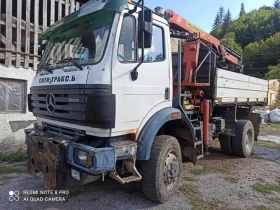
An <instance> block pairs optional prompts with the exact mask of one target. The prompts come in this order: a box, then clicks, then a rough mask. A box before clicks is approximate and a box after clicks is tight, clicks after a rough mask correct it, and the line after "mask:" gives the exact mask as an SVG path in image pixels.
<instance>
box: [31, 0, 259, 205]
mask: <svg viewBox="0 0 280 210" xmlns="http://www.w3.org/2000/svg"><path fill="white" fill-rule="evenodd" d="M143 2H144V1H142V0H140V1H139V2H138V3H131V2H127V1H126V0H106V1H98V0H93V1H89V2H88V3H87V4H85V5H84V6H83V7H81V8H80V10H79V11H76V12H74V13H72V14H71V15H69V16H67V17H65V18H64V19H62V20H61V21H59V22H57V23H55V24H54V25H53V26H52V27H51V28H50V29H49V30H48V31H46V32H45V33H44V34H43V36H42V39H43V40H44V41H43V44H42V47H43V50H44V53H43V56H42V59H41V63H40V65H39V68H38V71H37V74H36V76H35V78H34V81H33V84H32V87H31V94H30V95H29V96H28V107H29V111H31V112H33V114H34V115H35V116H36V117H37V118H38V123H36V124H35V125H34V129H31V130H26V143H27V152H28V173H29V174H30V175H33V176H36V173H37V172H42V173H43V174H44V176H45V187H46V188H47V189H54V188H61V187H65V186H66V184H67V183H72V182H75V183H77V184H87V183H90V182H93V181H96V180H98V179H100V178H102V179H103V180H104V178H105V176H106V175H109V176H111V177H112V178H114V179H115V180H117V181H118V182H120V183H122V184H126V183H129V182H133V181H141V183H142V189H143V192H144V194H145V195H146V196H147V197H148V198H149V199H151V200H153V201H156V202H161V203H163V202H166V201H167V200H168V199H170V197H171V196H173V195H174V193H175V192H176V189H177V188H178V181H179V179H180V171H181V167H182V159H184V160H185V161H189V162H193V163H194V164H196V162H197V159H198V158H201V157H203V156H204V155H205V154H208V140H210V139H212V138H214V136H215V135H218V134H219V133H223V135H222V139H224V142H226V143H224V144H223V146H224V147H225V148H226V149H228V148H229V147H230V148H231V146H229V145H228V144H230V145H231V141H232V139H233V137H234V136H235V134H234V132H235V129H234V123H235V122H236V121H237V119H236V116H235V115H234V114H233V115H232V116H229V115H227V113H228V112H231V111H232V110H233V112H234V113H235V112H236V110H237V105H236V104H235V105H232V106H229V107H230V108H229V109H227V108H225V107H223V106H217V108H216V109H215V108H213V107H214V105H213V104H212V102H214V100H212V99H211V97H209V96H204V92H203V90H202V89H201V88H194V87H187V88H186V87H183V88H184V89H182V87H181V82H182V81H183V80H182V75H181V73H182V72H183V71H182V66H183V67H184V65H183V63H182V61H183V60H182V52H181V49H182V48H183V45H180V44H181V41H179V47H178V50H179V51H178V52H177V54H176V55H177V58H176V59H177V62H174V54H172V51H171V38H170V35H171V30H170V23H169V22H168V18H166V16H165V13H164V11H163V10H162V9H161V8H157V10H156V12H152V11H151V10H150V9H148V8H146V7H145V5H144V3H143ZM141 3H142V4H141ZM169 18H170V17H169ZM178 20H179V19H178ZM207 49H208V48H207ZM210 51H211V49H210ZM211 53H212V54H213V52H212V51H211V52H210V54H211ZM184 57H188V56H184ZM213 58H216V57H215V56H213V57H212V58H211V59H212V60H213ZM202 60H203V59H202ZM205 60H206V59H204V60H203V62H204V61H205ZM212 60H211V61H212ZM174 64H175V65H174ZM174 66H177V67H178V69H177V71H176V72H177V76H174V69H173V68H174ZM208 66H209V65H208ZM209 69H210V70H211V69H212V71H215V70H216V66H215V65H213V64H211V62H210V68H209ZM209 75H210V73H209ZM213 75H214V74H213ZM213 81H214V80H213ZM209 85H210V83H209ZM211 85H212V86H213V87H214V86H215V85H214V83H211ZM200 89H201V90H200ZM175 92H176V94H173V93H175ZM207 97H208V98H207ZM205 100H207V101H206V103H205ZM232 107H233V108H232ZM210 108H211V110H212V111H213V110H214V111H213V113H214V114H215V116H214V118H213V119H209V117H210V116H211V115H212V114H210V111H209V110H210ZM248 113H251V112H250V110H249V111H248ZM245 115H246V114H245ZM247 115H248V116H249V114H247ZM247 115H246V116H245V118H243V119H247V118H248V116H247ZM243 117H244V115H243ZM246 117H247V118H246ZM239 124H240V123H239ZM241 124H242V123H241ZM255 124H257V123H255ZM240 126H243V127H244V129H245V131H244V129H243V127H242V129H243V130H242V131H244V132H245V133H244V136H246V138H247V140H246V138H245V137H244V138H243V137H241V139H240V138H239V139H238V145H237V146H236V147H238V148H237V150H236V148H235V150H236V151H237V152H236V154H237V155H239V156H244V157H245V156H248V155H250V153H251V149H252V148H251V147H252V144H253V143H252V139H254V128H253V125H252V123H251V121H246V122H245V120H244V122H243V124H242V125H240ZM246 129H247V130H246ZM237 130H238V132H241V130H240V128H238V129H237ZM247 134H248V135H247ZM242 135H243V134H242ZM245 140H246V142H247V143H248V144H246V145H247V147H245V146H246V145H245V144H244V145H245V146H244V147H242V145H243V144H242V145H241V147H240V141H241V143H242V142H243V141H245ZM225 145H226V146H225ZM246 148H247V150H248V151H246ZM228 151H230V150H228Z"/></svg>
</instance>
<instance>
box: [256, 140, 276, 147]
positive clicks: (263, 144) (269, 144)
mask: <svg viewBox="0 0 280 210" xmlns="http://www.w3.org/2000/svg"><path fill="white" fill-rule="evenodd" d="M254 146H256V147H268V148H272V149H280V144H277V143H275V142H272V141H256V142H254Z"/></svg>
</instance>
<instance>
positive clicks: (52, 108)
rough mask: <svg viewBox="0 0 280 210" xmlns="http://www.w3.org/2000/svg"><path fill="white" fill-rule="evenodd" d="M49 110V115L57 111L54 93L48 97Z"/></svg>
mask: <svg viewBox="0 0 280 210" xmlns="http://www.w3.org/2000/svg"><path fill="white" fill-rule="evenodd" d="M46 102H47V103H46V104H47V110H48V111H49V113H54V111H55V98H54V95H53V94H52V93H49V94H48V95H47V101H46Z"/></svg>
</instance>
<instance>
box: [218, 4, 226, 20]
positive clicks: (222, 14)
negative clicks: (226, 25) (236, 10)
mask: <svg viewBox="0 0 280 210" xmlns="http://www.w3.org/2000/svg"><path fill="white" fill-rule="evenodd" d="M218 16H219V21H220V23H221V24H222V23H223V22H224V16H225V9H224V7H220V8H219V12H218Z"/></svg>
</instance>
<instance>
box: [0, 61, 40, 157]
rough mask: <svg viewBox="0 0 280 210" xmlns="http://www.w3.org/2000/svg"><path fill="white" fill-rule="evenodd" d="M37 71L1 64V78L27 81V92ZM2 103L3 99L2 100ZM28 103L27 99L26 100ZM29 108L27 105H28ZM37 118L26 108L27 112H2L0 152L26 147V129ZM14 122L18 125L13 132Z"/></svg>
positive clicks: (0, 117)
mask: <svg viewBox="0 0 280 210" xmlns="http://www.w3.org/2000/svg"><path fill="white" fill-rule="evenodd" d="M35 73H36V72H35V71H34V70H31V69H23V68H15V67H9V68H7V67H5V66H3V65H1V64H0V78H9V79H20V80H26V81H27V94H28V93H29V92H30V87H31V83H32V80H33V77H34V76H35ZM0 103H1V101H0ZM26 103H27V100H26ZM26 109H27V105H26ZM34 120H36V118H35V117H34V116H33V114H32V113H30V112H28V110H26V114H20V113H13V114H1V113H0V152H3V151H15V150H17V149H19V148H25V144H24V140H25V137H24V129H25V128H30V127H32V124H31V125H29V126H27V127H26V126H25V125H28V124H30V123H31V122H33V121H34ZM15 121H20V122H18V123H17V122H16V123H13V126H15V127H17V128H16V129H15V127H14V130H18V131H15V132H13V131H12V128H11V125H10V122H15Z"/></svg>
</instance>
